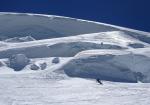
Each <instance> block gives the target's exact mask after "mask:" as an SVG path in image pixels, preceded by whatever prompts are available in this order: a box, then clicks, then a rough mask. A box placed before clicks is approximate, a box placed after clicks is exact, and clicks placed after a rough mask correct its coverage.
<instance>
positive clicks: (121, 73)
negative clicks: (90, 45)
mask: <svg viewBox="0 0 150 105" xmlns="http://www.w3.org/2000/svg"><path fill="white" fill-rule="evenodd" d="M149 65H150V58H149V57H147V56H144V55H141V54H135V53H133V52H131V51H125V50H123V51H121V50H120V51H119V50H89V51H83V52H81V53H79V54H77V55H76V56H75V58H74V59H73V60H71V61H70V62H68V63H67V64H66V65H64V66H63V67H62V69H63V70H64V71H65V73H66V74H67V75H69V76H71V77H82V78H95V79H96V78H99V79H102V80H109V81H117V82H137V81H141V82H150V81H149V80H148V78H150V71H149V67H150V66H149Z"/></svg>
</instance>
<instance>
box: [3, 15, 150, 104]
mask: <svg viewBox="0 0 150 105" xmlns="http://www.w3.org/2000/svg"><path fill="white" fill-rule="evenodd" d="M18 55H22V56H25V58H26V57H27V58H26V59H28V60H29V62H28V63H24V62H25V61H24V60H23V59H21V58H18V57H16V58H15V60H14V59H13V63H12V62H11V61H12V60H11V58H12V57H14V56H18ZM55 59H57V62H54V60H55ZM18 61H19V62H18ZM22 63H23V64H24V65H23V67H24V68H23V69H22V70H20V71H15V70H14V68H12V67H13V66H14V65H15V66H17V65H16V64H18V66H19V65H21V64H22ZM10 64H12V67H11V66H10ZM42 65H44V66H42ZM149 68H150V33H148V32H143V31H138V30H134V29H129V28H124V27H119V26H114V25H109V24H105V23H99V22H93V21H87V20H82V19H75V18H69V17H63V16H54V15H43V14H30V13H6V12H1V13H0V77H1V78H0V84H2V85H0V105H58V104H59V105H93V104H94V105H135V104H136V105H149V104H150V101H149V99H150V98H149V97H150V89H149V88H150V84H149V83H150V69H149ZM97 78H99V79H101V80H102V82H103V85H99V84H98V83H96V81H95V79H97ZM125 82H126V83H125ZM141 82H142V83H141ZM118 100H119V101H118Z"/></svg>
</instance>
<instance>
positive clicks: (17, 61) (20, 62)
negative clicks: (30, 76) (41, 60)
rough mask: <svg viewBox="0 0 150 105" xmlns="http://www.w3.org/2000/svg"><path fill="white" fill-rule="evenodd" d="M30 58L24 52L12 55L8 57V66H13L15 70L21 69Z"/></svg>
mask: <svg viewBox="0 0 150 105" xmlns="http://www.w3.org/2000/svg"><path fill="white" fill-rule="evenodd" d="M29 62H30V60H29V59H28V58H27V57H26V55H24V54H16V55H12V56H11V57H10V58H9V65H8V66H9V67H10V68H13V69H14V70H15V71H20V70H22V69H23V68H24V67H25V66H27V65H28V64H29Z"/></svg>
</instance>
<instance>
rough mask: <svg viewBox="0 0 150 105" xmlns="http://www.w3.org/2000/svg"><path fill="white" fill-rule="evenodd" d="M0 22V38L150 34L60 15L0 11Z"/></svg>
mask: <svg viewBox="0 0 150 105" xmlns="http://www.w3.org/2000/svg"><path fill="white" fill-rule="evenodd" d="M0 23H1V24H0V39H6V38H13V37H25V36H32V37H33V38H35V39H47V38H56V37H67V36H75V35H79V34H88V33H98V32H106V31H123V32H125V33H127V34H129V35H130V36H132V37H134V38H138V39H139V40H142V41H145V42H148V43H149V42H150V37H149V35H150V34H149V33H146V32H141V31H136V30H132V29H127V28H123V27H118V26H113V25H108V24H104V23H98V22H92V21H86V20H81V19H74V18H68V17H62V16H54V15H40V14H25V13H24V14H23V13H22V14H21V13H0Z"/></svg>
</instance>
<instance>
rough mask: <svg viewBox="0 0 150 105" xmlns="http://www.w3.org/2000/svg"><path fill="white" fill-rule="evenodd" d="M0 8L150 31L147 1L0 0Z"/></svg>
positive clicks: (148, 4) (2, 10)
mask: <svg viewBox="0 0 150 105" xmlns="http://www.w3.org/2000/svg"><path fill="white" fill-rule="evenodd" d="M0 11H1V12H28V13H43V14H52V15H62V16H68V17H74V18H81V19H87V20H93V21H99V22H104V23H109V24H114V25H119V26H124V27H129V28H133V29H138V30H143V31H148V32H150V0H0Z"/></svg>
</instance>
